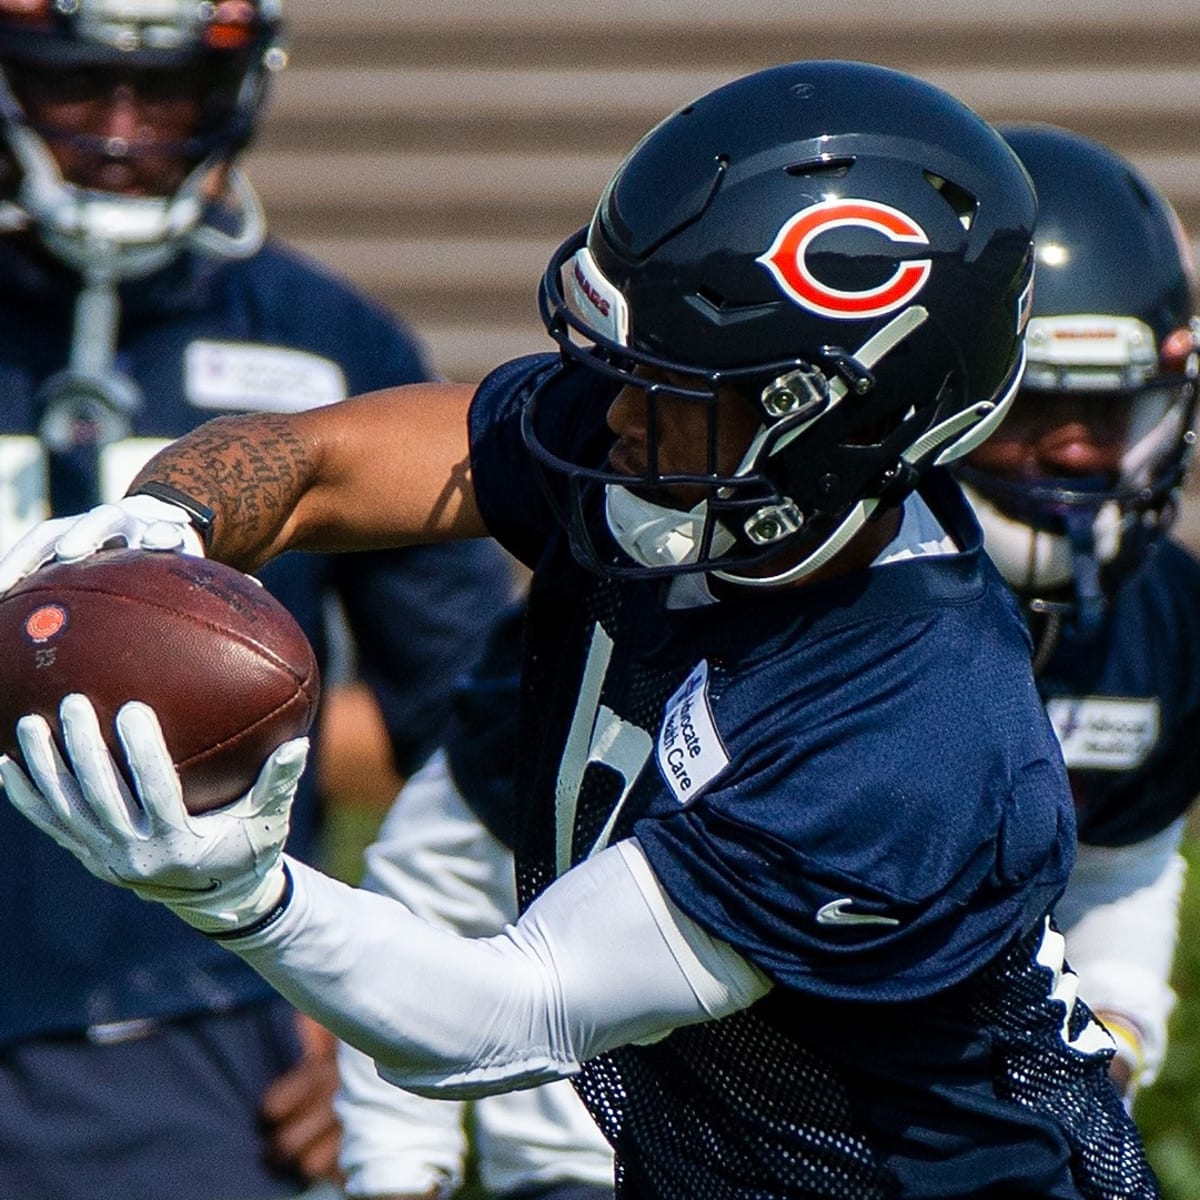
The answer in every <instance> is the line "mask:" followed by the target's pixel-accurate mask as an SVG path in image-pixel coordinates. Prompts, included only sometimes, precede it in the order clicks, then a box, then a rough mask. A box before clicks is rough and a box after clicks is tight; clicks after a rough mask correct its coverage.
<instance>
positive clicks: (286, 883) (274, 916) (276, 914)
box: [207, 863, 295, 942]
mask: <svg viewBox="0 0 1200 1200" xmlns="http://www.w3.org/2000/svg"><path fill="white" fill-rule="evenodd" d="M294 890H295V885H294V884H293V883H292V873H291V871H290V870H289V869H288V865H287V863H284V864H283V891H282V892H281V893H280V895H279V899H278V900H276V901H275V903H274V904H273V905H272V906H271V907H270V908H269V909H267V911H266V912H265V913H263V915H262V916H261V917H259V918H257V919H256V920H254V921H251V922H250V924H249V925H243V926H242V927H241V928H240V929H226V930H223V931H217V932H209V933H208V934H207V936H208V937H210V938H212V940H213V941H214V942H228V941H230V940H232V939H233V938H245V937H250V936H251V935H252V934H255V933H262V931H263V930H264V929H267V928H269V927H270V926H271V925H274V924H275V922H276V921H278V920H279V918H280V917H282V916H283V914H284V913H285V912H286V911H287V906H288V905H289V904H290V903H291V902H292V892H293V891H294Z"/></svg>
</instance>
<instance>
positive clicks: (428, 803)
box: [334, 751, 599, 1196]
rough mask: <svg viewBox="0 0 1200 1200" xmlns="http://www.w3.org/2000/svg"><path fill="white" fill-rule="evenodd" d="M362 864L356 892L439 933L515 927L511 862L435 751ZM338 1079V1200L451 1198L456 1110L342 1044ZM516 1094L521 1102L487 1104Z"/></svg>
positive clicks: (458, 1163) (459, 1132)
mask: <svg viewBox="0 0 1200 1200" xmlns="http://www.w3.org/2000/svg"><path fill="white" fill-rule="evenodd" d="M366 864H367V870H366V874H365V876H364V879H363V887H365V888H368V889H369V890H371V891H375V892H379V893H381V894H383V895H388V896H392V897H393V898H395V899H396V900H399V901H400V902H401V903H402V904H404V905H406V906H407V907H408V909H409V910H410V911H411V912H413V913H414V914H416V915H417V916H419V917H421V918H422V919H424V920H426V921H429V922H430V923H431V924H434V925H438V926H440V927H441V928H445V929H454V930H456V931H457V932H459V933H461V934H464V935H466V936H471V937H476V936H483V935H486V934H492V933H497V932H499V931H500V930H502V929H503V928H504V926H505V924H506V923H507V922H509V921H511V920H513V919H515V916H516V895H515V889H514V886H513V862H512V855H511V854H510V853H509V852H508V851H507V850H506V849H505V848H504V846H502V845H501V844H500V843H499V842H498V841H496V839H495V838H493V837H492V836H491V834H489V833H488V831H487V830H486V829H485V828H484V827H483V826H482V825H481V824H480V823H479V821H478V820H476V819H475V817H474V815H473V814H472V813H471V811H470V810H469V809H468V807H467V806H466V804H465V803H464V801H463V799H462V797H461V796H460V795H459V793H458V789H457V788H456V787H455V785H454V781H453V779H452V778H451V777H450V773H449V771H448V770H447V769H446V760H445V756H444V754H443V753H442V752H441V751H438V752H437V753H436V754H434V755H433V757H432V758H430V759H429V761H428V762H427V763H426V764H425V766H423V767H422V768H421V770H420V771H418V772H417V773H416V774H415V775H414V776H413V777H412V778H411V779H410V780H409V781H408V783H407V784H406V785H405V787H404V790H403V791H402V792H401V793H400V795H399V796H398V797H397V799H396V802H395V803H394V804H393V805H392V807H391V809H390V810H389V812H388V815H387V816H386V818H385V819H384V821H383V824H382V825H381V826H380V829H379V832H378V834H377V835H376V838H375V841H374V842H373V843H372V844H371V845H370V846H369V847H368V849H367V852H366ZM338 1071H339V1074H340V1082H341V1086H340V1088H339V1090H338V1094H337V1096H336V1098H335V1101H334V1104H335V1108H336V1110H337V1114H338V1117H339V1119H340V1120H341V1124H342V1141H341V1149H340V1151H339V1156H338V1165H339V1166H340V1167H341V1170H342V1173H343V1175H344V1176H345V1192H346V1194H347V1195H348V1196H384V1195H421V1196H423V1195H426V1194H427V1193H429V1192H430V1191H431V1190H432V1189H434V1188H435V1187H436V1188H437V1189H438V1191H439V1194H441V1195H452V1194H453V1193H454V1192H455V1191H457V1190H458V1188H459V1187H460V1186H461V1184H462V1177H463V1163H464V1161H465V1158H466V1149H467V1147H466V1133H465V1130H464V1124H463V1123H464V1119H465V1112H464V1108H465V1106H464V1104H463V1102H462V1101H459V1100H435V1099H431V1098H429V1097H426V1096H417V1095H414V1094H413V1093H412V1092H406V1091H403V1090H402V1089H401V1088H398V1087H396V1086H395V1085H394V1084H391V1083H388V1082H387V1081H386V1080H384V1079H381V1078H380V1076H379V1073H378V1072H377V1071H376V1069H375V1063H374V1061H373V1060H372V1059H370V1058H369V1057H368V1056H367V1055H365V1054H363V1053H362V1052H361V1051H359V1050H355V1049H354V1048H353V1047H351V1046H348V1045H347V1044H346V1043H345V1042H340V1043H339V1045H338ZM568 1086H569V1085H568ZM518 1094H521V1095H523V1094H524V1093H512V1094H511V1095H506V1096H502V1097H501V1096H498V1097H495V1098H494V1099H495V1100H496V1101H498V1102H499V1101H504V1100H510V1099H511V1096H515V1095H518ZM594 1128H595V1127H594V1126H593V1129H594ZM596 1136H599V1132H598V1131H596ZM481 1165H482V1164H481Z"/></svg>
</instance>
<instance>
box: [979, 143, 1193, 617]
mask: <svg viewBox="0 0 1200 1200" xmlns="http://www.w3.org/2000/svg"><path fill="white" fill-rule="evenodd" d="M1002 132H1003V133H1004V134H1005V137H1006V139H1007V140H1008V142H1009V144H1010V145H1011V146H1012V147H1013V149H1014V150H1016V152H1017V154H1018V156H1019V157H1020V158H1021V160H1022V162H1023V163H1024V165H1025V166H1026V168H1027V169H1028V170H1029V172H1030V175H1031V177H1032V179H1033V182H1034V185H1035V187H1036V189H1037V193H1038V223H1037V229H1036V238H1035V241H1036V254H1037V286H1036V288H1035V290H1034V298H1033V314H1032V318H1031V320H1030V324H1029V330H1028V336H1027V353H1028V366H1027V369H1026V373H1025V378H1024V381H1023V383H1022V386H1021V390H1020V392H1019V394H1018V397H1017V400H1016V402H1015V404H1014V406H1013V410H1012V412H1011V413H1010V415H1009V416H1008V418H1006V420H1005V422H1004V424H1003V425H1002V426H1001V428H1000V431H999V433H998V434H997V435H996V437H995V438H993V439H992V441H990V442H989V444H988V446H987V447H986V448H985V451H982V452H981V453H980V455H979V456H977V459H978V460H975V459H968V460H965V461H964V462H963V463H961V464H959V466H958V468H957V471H958V474H959V477H960V479H961V480H962V482H963V483H964V485H965V487H966V490H967V493H968V496H969V498H970V499H971V501H972V503H973V505H974V507H975V509H976V512H977V514H978V516H979V519H980V523H981V525H982V526H983V529H984V534H985V545H986V547H987V549H988V551H989V553H990V554H991V556H992V558H993V559H994V560H995V562H996V564H997V565H998V566H999V568H1000V570H1001V572H1002V573H1003V574H1004V576H1005V577H1006V579H1007V580H1008V582H1009V583H1010V584H1011V585H1012V586H1013V587H1014V588H1015V589H1016V591H1017V592H1018V593H1019V595H1020V596H1021V597H1022V599H1023V601H1024V602H1025V604H1026V607H1027V608H1028V609H1029V610H1030V612H1031V614H1034V615H1037V616H1038V617H1039V618H1041V617H1044V616H1045V615H1049V616H1051V617H1053V618H1054V620H1055V621H1056V622H1058V621H1061V620H1062V619H1064V618H1065V619H1068V620H1069V621H1071V622H1072V623H1073V625H1074V626H1075V627H1076V628H1077V629H1079V630H1081V631H1083V632H1085V633H1086V632H1088V631H1090V630H1094V629H1095V628H1097V627H1098V624H1099V622H1100V621H1101V619H1102V617H1103V613H1104V609H1105V606H1106V603H1107V600H1108V598H1110V597H1111V595H1112V594H1113V592H1114V590H1115V589H1116V588H1118V587H1119V586H1120V584H1121V583H1122V581H1123V580H1124V579H1126V578H1128V576H1129V574H1130V573H1131V572H1133V571H1134V570H1136V569H1137V567H1138V565H1139V564H1140V563H1141V561H1142V559H1143V558H1144V556H1145V554H1146V553H1147V551H1148V549H1149V547H1150V546H1151V545H1152V543H1153V541H1154V539H1155V538H1156V537H1158V536H1160V535H1161V534H1162V533H1163V532H1164V531H1165V530H1166V529H1168V528H1169V526H1170V523H1171V521H1172V519H1173V517H1174V515H1175V510H1176V504H1177V498H1178V493H1179V489H1180V486H1181V484H1182V482H1183V478H1184V470H1185V466H1186V462H1187V457H1188V453H1189V449H1190V446H1191V441H1192V434H1191V425H1192V418H1193V410H1194V407H1195V400H1196V377H1197V337H1196V325H1195V321H1194V313H1195V301H1196V296H1195V291H1194V278H1193V272H1192V265H1191V261H1190V253H1189V248H1188V246H1187V242H1186V240H1185V238H1184V235H1183V232H1182V229H1181V228H1180V225H1179V222H1178V219H1177V218H1176V216H1175V214H1174V212H1173V211H1172V209H1171V207H1170V205H1169V204H1168V202H1167V201H1166V200H1165V199H1164V198H1163V197H1162V196H1161V195H1160V194H1159V193H1158V192H1157V191H1156V190H1155V188H1154V187H1152V186H1151V184H1150V183H1149V182H1148V181H1147V180H1146V179H1145V178H1144V177H1143V176H1142V175H1141V174H1140V173H1139V172H1138V171H1137V170H1136V169H1135V168H1134V167H1133V166H1132V165H1131V164H1130V163H1128V162H1127V161H1125V160H1124V159H1123V158H1121V157H1120V156H1119V155H1117V154H1115V153H1114V152H1112V151H1111V150H1109V149H1108V148H1106V147H1104V146H1101V145H1099V144H1097V143H1096V142H1093V141H1091V140H1089V139H1087V138H1084V137H1081V136H1079V135H1077V134H1074V133H1070V132H1068V131H1066V130H1062V129H1057V128H1053V127H1048V126H1021V127H1012V128H1006V129H1003V130H1002ZM1043 439H1050V440H1049V441H1046V440H1043ZM1055 439H1057V440H1055ZM1039 445H1040V446H1041V447H1043V449H1042V450H1041V451H1039V450H1037V447H1038V446H1039ZM1081 445H1082V446H1084V447H1086V448H1087V449H1079V447H1080V446H1081ZM1010 446H1011V447H1012V451H1011V453H1010V452H1008V450H1007V449H1006V448H1008V447H1010ZM1072 454H1074V455H1075V457H1074V458H1072ZM1048 464H1049V465H1048Z"/></svg>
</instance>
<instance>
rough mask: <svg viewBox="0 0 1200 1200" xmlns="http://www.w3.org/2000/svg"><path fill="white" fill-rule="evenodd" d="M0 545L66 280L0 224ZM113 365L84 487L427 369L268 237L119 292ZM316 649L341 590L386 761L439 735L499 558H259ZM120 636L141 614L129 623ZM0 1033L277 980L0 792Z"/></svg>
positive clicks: (42, 507)
mask: <svg viewBox="0 0 1200 1200" xmlns="http://www.w3.org/2000/svg"><path fill="white" fill-rule="evenodd" d="M0 270H2V271H3V273H4V278H5V287H4V290H3V294H2V295H0V315H2V317H3V319H2V320H0V549H6V548H8V547H9V546H11V544H12V543H13V542H14V541H15V540H16V538H17V537H18V536H20V534H22V533H23V532H25V531H26V530H27V529H28V528H31V527H32V526H33V525H34V524H36V522H37V521H39V520H41V519H43V518H44V517H45V516H46V515H48V514H47V483H48V475H49V471H48V464H47V455H46V451H45V448H44V447H43V446H42V444H41V443H40V442H39V440H38V438H37V436H36V433H37V427H38V421H39V418H40V415H41V413H40V409H39V402H38V397H37V389H38V387H39V385H40V384H41V383H42V382H43V381H44V380H45V379H46V378H47V377H48V376H49V375H51V374H52V373H53V372H55V371H58V370H60V369H62V367H63V366H64V365H65V364H66V362H67V359H68V354H69V345H70V336H71V328H72V319H73V317H72V308H73V303H74V283H73V282H72V281H71V280H70V278H69V277H66V276H65V275H64V274H63V273H62V272H61V271H56V270H54V269H50V268H43V267H41V266H39V264H38V263H36V262H34V261H33V260H31V259H30V258H29V257H27V256H26V255H25V254H24V253H22V252H19V251H18V249H17V248H15V247H14V246H13V245H12V243H11V240H5V239H0ZM122 297H123V307H122V324H121V337H120V344H119V347H118V366H119V367H120V368H121V370H123V371H124V372H126V373H127V374H128V375H129V376H130V377H131V378H132V379H133V380H134V381H135V382H136V383H137V385H138V387H139V388H140V390H141V393H142V402H141V405H140V407H139V408H138V409H137V411H135V412H134V413H133V414H132V418H131V429H130V436H129V437H128V438H123V439H121V440H119V441H117V442H114V443H112V444H111V445H108V446H105V447H103V448H102V449H100V450H99V451H98V452H97V451H95V450H93V449H92V448H90V447H88V448H85V449H84V450H82V451H80V452H79V453H77V454H73V455H69V456H66V458H67V461H65V462H56V463H55V469H56V470H57V471H58V472H59V474H60V475H61V476H63V477H65V479H66V483H65V484H64V485H63V486H64V488H65V490H67V491H71V489H72V488H74V489H75V502H76V504H77V505H81V506H82V505H87V504H90V503H92V502H94V501H96V500H99V499H115V498H116V497H119V496H120V495H121V494H122V492H123V491H124V489H125V487H126V485H127V484H128V482H129V480H130V479H131V478H132V476H133V474H134V473H135V472H136V471H137V470H138V468H140V467H141V465H142V463H143V462H144V461H145V460H146V459H147V458H148V457H149V456H150V455H151V454H152V453H153V452H154V451H156V450H157V449H159V448H160V447H161V446H162V445H163V444H164V443H165V441H166V440H168V439H170V438H173V437H176V436H178V435H179V434H181V433H183V432H185V431H186V430H188V429H191V428H193V427H194V426H195V425H198V424H199V423H200V422H201V421H203V420H206V419H208V418H209V417H213V416H217V415H219V414H220V413H223V412H230V411H242V410H249V409H265V410H271V409H272V408H300V407H307V406H311V405H317V404H326V403H331V402H334V401H337V400H339V399H342V398H344V397H345V396H346V395H347V394H354V393H358V392H366V391H370V390H372V389H374V388H380V387H384V386H388V385H391V384H397V383H405V382H411V381H414V380H417V379H421V378H424V377H426V370H425V366H424V364H423V362H422V360H421V356H420V353H419V351H418V349H417V347H416V345H415V344H414V342H413V340H412V339H411V337H410V336H409V335H408V333H407V331H406V330H405V329H404V328H403V327H402V326H401V325H399V324H398V323H397V322H396V321H395V320H394V319H393V318H392V317H391V316H389V315H388V314H386V313H385V312H384V311H383V310H382V309H380V308H378V307H376V306H374V305H372V304H370V303H368V302H367V301H366V300H364V299H363V298H362V297H361V296H359V295H357V294H356V293H354V292H353V291H351V290H350V289H348V288H347V287H346V286H345V285H344V284H343V283H341V282H339V281H338V280H336V279H335V278H333V277H332V276H330V275H329V274H327V273H326V272H324V271H322V270H320V269H319V268H317V267H315V266H314V265H312V264H309V263H307V262H305V261H303V260H301V259H299V258H298V257H297V256H295V255H293V254H292V253H290V252H288V251H285V250H283V249H281V248H280V247H278V246H276V245H274V244H270V243H269V244H268V245H267V247H266V248H265V249H264V250H263V251H262V252H261V253H259V254H257V255H256V256H254V257H253V258H252V259H250V260H248V261H245V262H215V261H213V260H207V259H199V258H192V257H188V258H184V259H181V260H179V261H178V262H177V263H176V264H175V265H174V266H173V267H171V268H170V269H168V270H166V271H164V272H162V273H160V274H159V275H157V276H154V277H153V278H151V279H148V280H146V281H143V282H141V283H138V284H131V285H127V286H126V287H125V288H124V289H123V292H122ZM262 576H263V578H264V580H265V581H266V582H267V585H268V586H269V587H270V588H271V590H272V591H273V592H274V593H275V594H276V595H278V596H279V597H280V599H281V600H282V601H283V602H284V603H285V604H286V605H287V606H288V608H289V609H291V611H292V612H293V613H294V614H295V615H296V617H297V619H298V620H299V622H300V624H301V626H302V628H303V629H304V630H305V632H306V633H307V634H308V636H309V637H310V639H311V640H312V641H313V644H314V647H315V649H316V651H317V654H318V659H319V660H320V661H321V663H322V666H325V665H326V663H327V659H328V655H327V649H328V648H327V646H326V636H325V627H326V604H327V602H328V599H329V597H331V596H337V597H338V598H339V599H340V601H341V603H342V605H343V607H344V609H345V611H346V613H347V615H348V617H349V620H350V624H351V626H352V629H353V632H354V635H355V638H356V640H357V642H358V644H359V648H360V651H361V654H360V660H361V668H362V674H363V676H364V677H365V679H366V680H367V681H368V682H369V683H371V684H372V686H373V687H374V689H375V691H376V694H377V696H378V697H379V699H380V701H381V704H382V708H383V712H384V714H385V720H386V722H387V725H388V728H389V731H390V732H391V733H392V735H393V740H394V749H395V752H396V757H397V760H398V766H399V768H400V770H401V771H402V772H406V773H407V772H409V771H411V770H413V769H414V768H415V767H416V766H417V765H419V763H420V762H421V761H422V759H423V758H424V757H425V756H426V755H427V754H428V753H429V752H430V751H431V750H432V749H433V748H434V746H436V745H437V743H438V741H439V740H440V738H441V736H442V733H443V730H444V725H445V721H446V718H447V715H448V695H447V691H448V689H447V683H448V681H449V680H451V679H452V678H453V677H454V676H455V675H457V674H458V672H459V671H460V670H461V669H462V668H463V666H464V665H465V663H467V662H469V661H471V660H472V659H473V658H474V657H475V656H476V654H477V653H478V649H479V646H480V644H481V642H482V632H483V629H484V628H485V627H486V624H487V621H488V618H489V615H490V614H492V613H494V612H496V611H498V609H499V606H500V605H501V604H502V603H503V602H504V601H505V600H506V599H507V596H508V579H509V571H508V568H507V566H506V565H505V561H504V560H503V556H502V555H501V553H500V551H499V550H498V548H496V547H495V546H494V545H492V544H491V543H483V542H479V543H464V544H462V545H459V546H453V547H422V548H414V549H412V550H405V551H400V552H390V553H372V554H362V555H302V554H292V555H286V556H284V557H283V558H282V559H279V560H277V561H276V562H273V563H271V564H270V565H269V566H268V567H267V568H266V569H265V570H264V572H263V573H262ZM130 634H131V636H134V635H135V634H136V631H133V630H131V631H130ZM315 779H316V764H315V763H314V764H313V765H310V767H309V770H308V771H307V772H306V773H305V777H304V781H303V783H302V787H301V791H300V795H299V796H298V799H297V804H296V807H295V809H294V816H293V833H292V840H291V841H290V842H289V848H290V849H291V851H292V852H293V853H295V854H297V855H299V856H300V857H310V856H311V853H312V851H313V849H314V837H315V835H316V834H317V832H318V815H319V814H318V812H317V806H316V802H315V795H314V783H315ZM0 855H2V856H3V861H4V864H5V866H4V869H3V870H2V871H0V911H3V912H4V913H5V916H6V925H7V932H6V935H5V937H4V939H3V946H2V948H0V978H3V979H4V980H5V986H4V988H3V990H2V991H0V1044H4V1043H10V1042H13V1041H16V1040H20V1039H24V1038H28V1037H33V1036H37V1035H39V1034H51V1033H70V1032H76V1033H77V1032H82V1031H83V1030H84V1029H85V1028H88V1027H94V1026H100V1025H108V1024H110V1023H114V1022H124V1021H130V1020H138V1019H142V1018H147V1017H172V1016H178V1015H184V1014H190V1013H198V1012H205V1011H210V1010H215V1009H228V1008H232V1007H235V1006H237V1005H239V1004H243V1003H245V1002H247V1001H248V1000H251V999H253V1000H258V999H264V998H266V997H267V996H269V995H270V989H269V988H268V987H267V986H266V985H265V984H264V983H263V981H262V980H261V979H260V978H259V977H258V975H257V974H256V973H255V972H253V971H252V970H250V969H249V968H248V967H246V966H245V965H244V964H243V963H242V962H241V961H240V960H239V959H237V958H236V956H234V955H231V954H229V953H228V952H227V951H225V950H223V949H222V948H221V947H219V946H217V945H215V944H214V943H213V942H212V941H211V940H210V939H208V938H205V937H202V936H201V935H199V934H197V933H196V932H194V931H193V930H191V929H189V928H188V927H187V926H185V925H184V924H183V923H182V922H180V921H179V920H178V919H176V918H174V917H173V916H172V915H171V914H170V913H169V912H167V911H166V910H165V909H162V908H161V906H159V905H148V904H145V903H143V902H141V901H139V900H138V899H137V898H136V897H135V896H133V895H132V894H130V893H128V892H124V891H122V890H121V889H118V888H113V887H110V886H109V885H107V884H104V883H101V882H100V881H98V880H96V879H93V878H92V876H91V875H90V874H88V872H87V871H85V870H83V869H82V868H81V867H80V866H79V864H78V863H77V862H75V861H74V860H73V858H72V857H71V856H70V855H69V854H67V853H66V852H65V851H63V850H62V849H61V848H60V847H58V846H57V845H55V844H54V843H53V842H52V841H51V840H50V839H49V838H46V837H45V836H43V835H42V834H40V833H39V832H38V831H37V830H36V829H34V827H33V826H32V825H30V824H29V822H28V821H26V820H25V819H24V818H23V817H21V816H20V814H19V813H17V812H16V810H15V809H13V807H12V806H11V805H9V804H0Z"/></svg>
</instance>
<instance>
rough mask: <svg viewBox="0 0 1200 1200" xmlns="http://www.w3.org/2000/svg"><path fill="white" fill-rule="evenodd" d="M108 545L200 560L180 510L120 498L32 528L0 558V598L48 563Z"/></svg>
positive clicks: (195, 537)
mask: <svg viewBox="0 0 1200 1200" xmlns="http://www.w3.org/2000/svg"><path fill="white" fill-rule="evenodd" d="M113 546H127V547H129V548H130V549H137V548H138V547H141V548H143V549H145V550H182V551H183V552H184V553H185V554H195V555H197V556H199V557H203V555H204V541H203V539H202V538H201V536H200V534H199V532H198V531H197V530H196V527H195V526H194V525H193V524H192V517H191V514H190V513H188V512H187V510H186V509H183V508H180V507H179V506H178V505H177V504H171V503H169V502H168V501H166V500H159V499H158V498H157V497H155V496H126V497H125V499H124V500H118V501H117V502H116V503H115V504H100V505H97V506H96V507H95V508H90V509H88V511H87V512H85V513H83V514H81V515H78V516H74V517H55V518H54V519H53V520H50V521H43V522H42V523H41V524H40V525H35V526H34V527H33V528H32V529H31V530H30V531H29V532H28V533H27V534H26V535H25V536H24V537H23V538H21V539H20V541H18V542H17V544H16V545H15V546H13V548H12V549H11V550H10V551H9V552H8V553H7V554H6V555H5V556H4V557H3V558H2V559H0V594H2V593H4V592H6V591H8V589H9V588H10V587H12V586H13V584H14V583H17V582H18V581H19V580H21V579H24V578H25V576H26V575H30V574H32V573H33V572H34V571H36V570H37V569H38V567H40V566H44V565H45V564H46V563H48V562H50V561H51V560H53V559H57V560H58V561H60V562H75V561H77V560H78V559H81V558H87V556H88V555H89V554H95V553H96V551H97V550H104V549H108V548H110V547H113Z"/></svg>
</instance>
